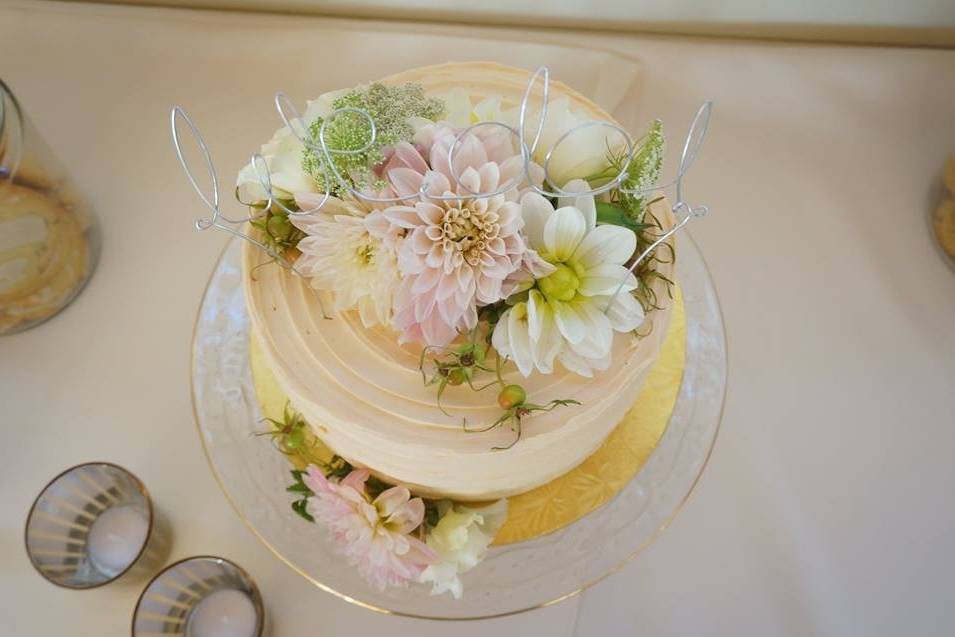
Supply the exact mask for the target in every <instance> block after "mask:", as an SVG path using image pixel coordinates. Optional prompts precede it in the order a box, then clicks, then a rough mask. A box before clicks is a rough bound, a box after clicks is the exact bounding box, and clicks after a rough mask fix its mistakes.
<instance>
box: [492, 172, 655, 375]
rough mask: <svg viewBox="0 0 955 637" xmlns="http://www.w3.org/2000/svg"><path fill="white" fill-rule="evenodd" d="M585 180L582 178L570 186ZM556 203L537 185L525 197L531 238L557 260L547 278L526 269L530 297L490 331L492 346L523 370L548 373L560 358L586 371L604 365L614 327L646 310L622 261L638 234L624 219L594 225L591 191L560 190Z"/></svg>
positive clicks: (637, 319)
mask: <svg viewBox="0 0 955 637" xmlns="http://www.w3.org/2000/svg"><path fill="white" fill-rule="evenodd" d="M586 188H587V186H586V184H585V183H583V182H580V181H577V182H571V183H570V184H568V185H567V186H566V189H567V190H576V191H581V190H584V189H586ZM559 206H560V207H558V208H557V209H556V210H555V209H554V207H553V206H552V205H551V203H550V202H549V201H548V200H547V199H545V198H544V197H542V196H540V195H539V194H537V193H526V194H524V196H523V197H522V198H521V211H522V213H523V216H524V233H525V235H526V238H527V241H528V244H529V245H530V247H531V248H533V249H534V250H535V251H536V252H537V254H538V255H539V257H540V258H541V259H542V260H543V261H545V262H546V263H547V264H549V265H550V266H552V267H551V268H547V269H546V270H543V271H546V272H547V274H546V276H543V277H542V278H537V277H538V276H539V275H532V274H530V273H529V274H528V275H527V276H528V277H532V276H533V280H532V281H527V282H526V283H525V285H522V286H520V287H522V288H526V287H528V286H530V290H529V291H528V296H527V300H526V301H521V302H519V303H516V304H515V305H514V306H512V307H511V308H509V309H508V310H507V311H506V312H504V314H503V315H502V316H501V318H500V320H499V321H498V323H497V325H496V326H495V328H494V334H493V336H492V344H493V345H494V348H495V349H496V350H497V351H498V353H500V354H501V355H503V356H507V357H508V358H510V359H511V360H513V361H514V362H515V364H516V365H517V367H518V369H520V372H521V374H523V375H524V376H529V375H530V374H531V372H532V371H533V370H534V369H535V368H536V369H537V370H538V371H540V372H541V373H544V374H549V373H551V372H552V371H553V365H554V360H555V359H557V360H559V361H560V362H561V363H562V364H563V366H564V367H566V368H567V369H568V370H570V371H572V372H575V373H577V374H580V375H581V376H591V375H592V373H593V372H592V370H594V369H596V370H604V369H607V367H609V366H610V360H611V355H610V352H611V346H612V344H613V336H614V332H629V331H631V330H634V329H636V328H637V326H639V325H640V323H642V322H643V318H644V312H643V307H642V306H641V305H640V303H639V302H638V301H637V300H636V299H635V298H634V297H633V295H631V294H630V292H631V291H632V290H635V289H636V288H637V279H636V277H634V276H633V274H631V273H630V272H628V270H627V268H626V267H625V265H624V264H625V263H626V262H627V261H628V260H629V259H630V258H631V257H632V256H633V253H634V250H635V249H636V246H637V238H636V235H634V233H633V232H632V231H631V230H629V229H627V228H622V227H620V226H613V225H602V226H597V225H596V208H595V205H594V199H593V196H591V195H581V196H577V197H566V198H561V199H560V200H559ZM539 271H541V269H539ZM621 283H623V287H622V289H620V293H619V294H617V296H616V298H614V299H613V304H612V305H611V304H610V301H611V298H613V295H614V293H615V292H616V291H617V288H618V286H620V284H621ZM608 305H609V307H608Z"/></svg>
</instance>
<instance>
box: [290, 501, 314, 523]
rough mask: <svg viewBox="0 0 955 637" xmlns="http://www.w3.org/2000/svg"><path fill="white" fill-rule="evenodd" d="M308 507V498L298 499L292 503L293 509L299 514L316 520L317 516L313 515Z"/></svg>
mask: <svg viewBox="0 0 955 637" xmlns="http://www.w3.org/2000/svg"><path fill="white" fill-rule="evenodd" d="M307 507H308V500H307V499H302V500H296V501H295V502H293V503H292V510H293V511H295V512H296V513H297V514H298V515H299V516H301V517H302V518H304V519H305V520H307V521H309V522H314V521H315V518H314V517H312V514H311V513H309V512H308V509H307Z"/></svg>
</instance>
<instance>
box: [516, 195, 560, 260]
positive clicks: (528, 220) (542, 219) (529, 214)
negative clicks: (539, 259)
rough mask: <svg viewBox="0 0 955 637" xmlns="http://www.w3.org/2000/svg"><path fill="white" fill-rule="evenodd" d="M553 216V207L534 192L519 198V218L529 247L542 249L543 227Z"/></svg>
mask: <svg viewBox="0 0 955 637" xmlns="http://www.w3.org/2000/svg"><path fill="white" fill-rule="evenodd" d="M553 214H554V206H552V205H550V202H549V201H547V200H546V199H544V197H542V196H541V195H539V194H537V193H536V192H529V193H526V194H525V195H524V196H523V197H521V216H523V217H524V235H525V236H526V237H527V240H528V242H529V243H530V245H531V247H532V248H534V249H535V250H541V249H543V247H544V226H545V225H546V224H547V220H548V219H550V217H551V215H553Z"/></svg>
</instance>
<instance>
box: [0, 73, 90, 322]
mask: <svg viewBox="0 0 955 637" xmlns="http://www.w3.org/2000/svg"><path fill="white" fill-rule="evenodd" d="M99 245H100V234H99V228H98V225H97V223H96V218H95V216H94V214H93V212H92V210H91V208H90V206H89V204H88V203H87V201H86V198H85V197H83V196H82V195H81V194H80V193H79V191H78V190H77V189H76V188H75V187H74V185H73V183H72V181H71V180H70V179H69V177H68V176H67V173H66V171H65V170H64V169H63V167H62V166H61V165H60V162H59V161H58V160H57V158H56V156H55V155H54V153H53V152H52V150H51V149H50V147H49V146H47V144H46V142H45V141H44V139H43V138H42V137H41V136H40V134H39V132H38V131H37V129H36V128H35V127H34V126H33V122H32V120H31V119H30V117H29V115H28V113H27V112H26V111H24V109H23V108H21V105H20V102H19V101H18V100H17V98H16V97H15V96H14V94H13V91H11V90H10V88H9V87H8V86H7V85H6V84H4V82H3V80H2V79H0V336H2V335H4V334H13V333H15V332H19V331H21V330H25V329H27V328H29V327H32V326H34V325H37V324H39V323H42V322H43V321H45V320H47V319H49V318H51V317H53V316H55V315H56V314H57V313H58V312H59V311H60V310H62V309H63V308H64V307H66V306H67V305H68V304H69V303H70V301H72V300H73V299H74V298H75V297H76V296H77V295H78V294H79V293H80V291H81V290H82V289H83V286H84V285H86V282H87V281H88V280H89V278H90V276H91V275H92V272H93V269H94V267H95V266H96V261H97V258H98V255H99Z"/></svg>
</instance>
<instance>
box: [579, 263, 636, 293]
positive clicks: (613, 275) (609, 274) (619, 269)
mask: <svg viewBox="0 0 955 637" xmlns="http://www.w3.org/2000/svg"><path fill="white" fill-rule="evenodd" d="M621 283H622V284H623V287H622V288H620V284H621ZM636 287H637V278H636V277H635V276H633V274H631V273H630V271H629V270H627V268H625V267H623V266H622V265H615V264H613V263H604V264H601V265H598V266H596V267H594V268H590V269H588V270H587V271H586V272H585V273H584V276H583V277H581V279H580V289H579V290H578V291H579V292H580V293H581V294H583V295H584V296H600V295H605V294H613V293H614V292H616V291H617V288H620V292H621V293H624V292H629V291H630V290H634V289H636Z"/></svg>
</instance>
